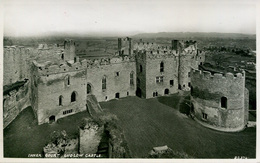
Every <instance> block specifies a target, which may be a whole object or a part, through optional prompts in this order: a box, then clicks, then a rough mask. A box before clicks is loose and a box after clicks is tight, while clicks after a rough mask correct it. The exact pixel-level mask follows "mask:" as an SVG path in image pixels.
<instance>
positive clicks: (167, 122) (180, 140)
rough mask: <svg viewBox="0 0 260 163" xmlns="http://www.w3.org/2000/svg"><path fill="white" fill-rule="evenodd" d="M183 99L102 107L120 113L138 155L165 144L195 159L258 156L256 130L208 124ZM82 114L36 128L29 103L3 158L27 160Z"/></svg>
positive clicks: (9, 132) (74, 126)
mask: <svg viewBox="0 0 260 163" xmlns="http://www.w3.org/2000/svg"><path fill="white" fill-rule="evenodd" d="M185 100H187V97H185V99H184V98H181V97H180V96H177V95H171V96H166V97H158V98H153V99H148V100H145V99H141V98H138V97H127V98H122V99H119V100H111V101H108V102H102V103H101V106H102V108H103V109H105V111H109V112H111V113H113V114H115V115H117V117H118V119H119V122H120V123H119V125H120V126H121V127H122V129H123V130H124V134H125V138H126V140H127V142H128V146H129V148H130V150H131V153H132V156H133V157H135V158H142V157H147V156H148V152H149V151H150V150H151V149H152V148H153V147H155V146H162V145H168V146H169V147H170V148H172V149H173V150H176V151H179V152H185V153H187V154H188V155H190V156H192V157H195V158H234V157H235V156H246V157H248V158H255V152H256V151H255V149H256V129H255V128H247V129H245V130H244V131H242V132H239V133H224V132H218V131H214V130H211V129H208V128H205V127H203V126H201V125H199V124H198V123H196V122H195V121H193V120H192V119H190V118H188V116H186V115H185V114H182V113H181V109H178V106H184V105H183V104H182V103H183V102H185ZM179 102H181V104H179ZM176 105H177V107H176ZM84 117H89V115H88V113H87V112H81V113H77V114H74V115H71V116H68V117H66V118H63V119H60V120H58V122H57V123H53V124H43V125H40V126H38V125H37V123H36V119H35V118H34V115H33V111H32V109H31V107H28V108H26V109H25V110H23V111H22V112H21V114H20V115H19V116H18V117H17V118H16V119H15V120H14V121H13V122H12V123H11V124H10V125H9V126H7V128H5V129H4V157H25V158H27V156H28V154H29V153H31V154H39V153H42V148H43V146H45V144H46V143H47V142H48V141H49V136H50V134H51V133H52V132H53V131H57V130H66V132H67V134H68V135H71V136H76V135H77V132H78V126H79V125H80V123H81V120H82V119H83V118H84Z"/></svg>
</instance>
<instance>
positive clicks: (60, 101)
mask: <svg viewBox="0 0 260 163" xmlns="http://www.w3.org/2000/svg"><path fill="white" fill-rule="evenodd" d="M62 99H63V97H62V96H61V95H60V97H59V106H62Z"/></svg>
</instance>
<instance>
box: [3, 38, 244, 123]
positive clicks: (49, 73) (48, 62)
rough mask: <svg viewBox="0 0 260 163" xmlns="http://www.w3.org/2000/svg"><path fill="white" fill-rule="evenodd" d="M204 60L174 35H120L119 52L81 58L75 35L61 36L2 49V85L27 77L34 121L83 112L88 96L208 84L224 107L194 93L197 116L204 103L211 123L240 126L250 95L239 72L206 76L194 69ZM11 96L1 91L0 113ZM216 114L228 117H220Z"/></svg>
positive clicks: (159, 92) (149, 93) (192, 44)
mask: <svg viewBox="0 0 260 163" xmlns="http://www.w3.org/2000/svg"><path fill="white" fill-rule="evenodd" d="M204 61H205V52H203V51H201V50H199V49H198V48H197V42H196V41H192V40H189V41H181V40H172V42H171V46H160V45H157V44H156V43H148V42H143V40H140V41H133V40H132V39H131V38H129V37H127V38H119V39H118V51H117V52H116V53H115V54H114V55H113V56H110V57H103V58H98V59H97V58H95V59H89V58H88V59H83V60H80V59H79V57H77V56H76V54H75V42H74V41H73V40H65V41H64V44H63V45H59V44H56V45H47V44H40V45H39V47H38V48H37V49H34V48H31V49H26V48H24V47H17V46H12V47H5V48H4V85H7V86H8V85H13V84H15V83H16V82H18V81H21V80H24V79H26V82H27V83H28V84H26V85H23V86H22V87H28V90H29V91H28V92H29V95H28V99H29V101H30V105H31V106H32V108H33V111H34V113H35V116H36V117H37V120H38V124H43V123H48V122H51V121H56V120H57V119H59V118H62V117H65V116H68V115H71V114H75V113H77V112H81V111H84V110H86V109H87V108H88V105H90V104H89V103H88V102H87V101H97V102H101V101H108V100H111V99H116V98H122V97H127V96H139V97H141V98H146V99H147V98H153V97H156V96H164V95H169V94H173V93H176V92H178V91H179V90H184V91H190V89H191V88H193V89H192V91H195V90H197V91H204V89H202V88H205V89H206V88H207V86H208V89H210V90H211V92H212V94H214V95H215V94H217V95H219V96H220V95H221V96H223V97H226V98H227V99H228V109H226V110H225V111H220V112H218V111H217V110H218V109H219V107H216V105H217V102H215V103H211V102H212V101H214V100H216V97H215V96H213V97H214V98H213V97H212V99H210V100H209V101H206V100H205V99H203V98H202V97H195V96H194V97H193V95H194V94H193V93H192V101H193V103H194V104H193V106H194V112H195V113H194V114H195V116H196V117H197V118H198V119H200V117H201V116H203V115H202V112H203V111H201V110H203V109H206V110H208V111H205V112H210V111H209V110H210V109H209V108H208V107H209V106H211V105H212V107H211V112H218V114H217V113H216V114H215V113H214V114H210V113H208V117H209V119H208V122H210V123H209V124H210V125H219V126H221V127H237V126H232V125H231V123H232V122H231V121H234V122H233V123H239V124H238V126H240V127H241V126H243V125H245V124H246V122H247V118H242V117H243V116H244V117H246V116H247V112H246V108H248V99H246V98H245V97H247V96H248V92H247V91H246V89H245V88H244V86H245V82H242V81H243V79H244V77H243V75H242V76H240V75H237V77H236V78H235V77H234V79H231V77H226V78H227V79H229V82H230V83H228V82H227V81H225V80H222V79H219V78H217V77H214V78H211V79H210V80H207V79H206V77H204V76H203V77H200V76H199V75H198V73H195V70H197V69H198V68H199V65H201V64H202V63H203V62H204ZM192 69H195V70H192ZM196 74H197V75H196ZM230 76H231V75H230ZM210 81H211V82H210ZM225 83H228V84H225ZM213 84H215V85H213ZM235 87H238V88H239V90H236V89H235ZM10 89H11V88H10ZM227 89H232V90H234V91H235V92H234V91H230V92H228V91H227ZM19 90H20V88H18V89H17V92H18V93H19ZM21 90H23V89H21ZM234 93H239V95H237V94H234ZM198 94H200V93H198ZM11 96H12V97H13V96H15V95H11V94H9V93H6V94H4V115H6V117H7V118H8V116H9V113H10V110H12V107H13V106H15V104H16V103H17V99H16V100H15V98H10V97H11ZM238 97H239V98H238ZM90 98H91V100H88V99H90ZM207 98H211V96H209V97H207ZM11 99H12V100H11ZM232 99H233V102H231V101H232ZM235 99H236V100H241V101H244V102H236V101H234V100H235ZM203 100H204V101H203ZM230 100H231V101H230ZM229 101H230V102H229ZM11 104H12V105H11ZM27 105H28V104H27ZM27 105H26V106H27ZM202 106H203V107H202ZM229 109H232V111H230V110H229ZM236 109H238V110H236ZM21 110H22V109H21ZM226 112H228V113H227V114H226ZM5 113H6V114H5ZM203 113H204V112H203ZM126 114H127V113H126ZM220 114H225V116H228V115H229V116H230V117H229V116H228V118H226V119H223V118H224V116H221V117H220ZM242 114H243V115H242ZM211 116H213V118H212V119H211V118H210V117H211ZM214 116H217V118H216V117H214ZM234 118H235V119H236V118H237V119H236V120H234ZM241 118H242V119H241ZM4 119H5V118H4ZM9 119H10V118H9ZM232 119H233V120H232ZM211 121H212V123H211ZM222 121H225V122H222ZM242 122H243V123H242ZM8 123H10V122H6V124H8Z"/></svg>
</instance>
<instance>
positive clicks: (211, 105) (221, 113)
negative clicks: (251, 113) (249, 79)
mask: <svg viewBox="0 0 260 163" xmlns="http://www.w3.org/2000/svg"><path fill="white" fill-rule="evenodd" d="M191 86H192V90H191V101H192V104H193V107H194V115H195V118H196V119H197V120H198V121H199V122H200V123H201V124H203V125H205V126H207V127H210V128H214V129H217V130H222V131H238V130H242V129H243V128H244V126H245V125H246V124H247V120H246V117H247V114H248V108H245V107H248V104H245V102H246V103H248V101H247V98H245V93H246V91H245V74H244V72H243V74H241V73H237V74H236V75H233V74H232V73H227V74H225V76H223V75H222V74H214V75H212V74H211V73H210V72H206V71H203V72H201V71H199V70H192V72H191ZM246 96H248V95H247V93H246ZM222 97H225V98H227V101H226V106H223V105H222V102H221V98H222Z"/></svg>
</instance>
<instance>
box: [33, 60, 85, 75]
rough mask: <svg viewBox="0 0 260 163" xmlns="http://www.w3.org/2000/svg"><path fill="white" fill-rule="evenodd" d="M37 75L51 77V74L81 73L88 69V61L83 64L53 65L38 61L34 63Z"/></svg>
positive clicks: (64, 63)
mask: <svg viewBox="0 0 260 163" xmlns="http://www.w3.org/2000/svg"><path fill="white" fill-rule="evenodd" d="M33 66H34V70H36V72H35V73H37V74H38V75H50V74H58V73H67V72H73V71H80V70H84V69H86V68H87V63H86V61H84V60H83V61H82V62H75V63H70V62H61V63H60V64H57V63H56V64H52V62H50V61H47V62H44V63H38V62H37V61H33Z"/></svg>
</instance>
